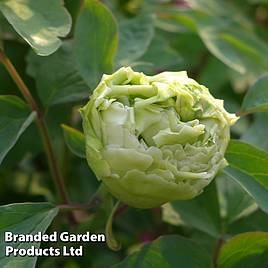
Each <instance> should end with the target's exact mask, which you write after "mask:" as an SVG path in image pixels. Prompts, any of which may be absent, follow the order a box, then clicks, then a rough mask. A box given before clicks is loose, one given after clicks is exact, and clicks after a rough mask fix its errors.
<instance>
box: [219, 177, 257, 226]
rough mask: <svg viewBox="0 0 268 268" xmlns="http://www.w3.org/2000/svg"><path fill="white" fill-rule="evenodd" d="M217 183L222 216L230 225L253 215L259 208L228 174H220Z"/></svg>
mask: <svg viewBox="0 0 268 268" xmlns="http://www.w3.org/2000/svg"><path fill="white" fill-rule="evenodd" d="M216 183H217V189H218V192H219V201H220V208H221V216H222V217H223V218H224V219H225V221H226V223H227V224H228V225H230V224H231V223H232V222H234V221H236V220H238V219H241V218H243V217H245V216H247V215H249V214H251V213H253V212H254V211H255V210H256V209H257V208H258V206H257V205H256V203H255V202H254V199H253V198H252V197H251V196H250V195H249V194H248V193H247V192H246V191H245V190H244V189H243V188H242V187H240V186H239V185H238V184H237V183H236V182H234V181H233V180H232V179H231V178H230V177H229V176H228V175H227V174H220V176H218V177H217V178H216Z"/></svg>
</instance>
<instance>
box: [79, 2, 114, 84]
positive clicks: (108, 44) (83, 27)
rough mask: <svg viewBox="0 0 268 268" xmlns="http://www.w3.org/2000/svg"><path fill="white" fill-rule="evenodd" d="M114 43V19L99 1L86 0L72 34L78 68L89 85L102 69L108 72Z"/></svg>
mask: <svg viewBox="0 0 268 268" xmlns="http://www.w3.org/2000/svg"><path fill="white" fill-rule="evenodd" d="M117 45H118V32H117V24H116V21H115V19H114V17H113V15H112V14H111V12H110V11H109V10H108V9H107V8H106V7H105V6H104V5H103V4H102V3H100V2H99V1H96V0H86V1H85V4H84V10H83V11H82V13H81V14H80V16H79V18H78V21H77V24H76V27H75V35H74V49H75V57H76V62H77V66H78V70H79V72H80V74H81V75H82V77H83V78H84V79H85V81H86V82H87V84H88V85H89V86H90V87H91V88H92V89H93V88H94V87H95V86H96V85H97V83H98V82H99V80H100V78H101V76H102V74H103V73H110V72H111V71H112V68H113V59H114V57H115V53H116V50H117Z"/></svg>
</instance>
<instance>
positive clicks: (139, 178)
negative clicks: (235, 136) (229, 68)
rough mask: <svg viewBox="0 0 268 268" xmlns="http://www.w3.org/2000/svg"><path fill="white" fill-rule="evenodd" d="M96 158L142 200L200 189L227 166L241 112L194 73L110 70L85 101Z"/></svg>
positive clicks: (121, 194) (128, 199) (122, 190)
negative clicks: (227, 107) (226, 104)
mask: <svg viewBox="0 0 268 268" xmlns="http://www.w3.org/2000/svg"><path fill="white" fill-rule="evenodd" d="M81 114H82V118H83V128H84V133H85V137H86V154H87V161H88V164H89V166H90V167H91V168H92V170H93V171H94V172H95V174H96V176H97V178H98V179H99V180H101V181H102V182H103V183H104V184H105V185H106V186H107V188H108V189H109V191H110V192H111V193H112V194H113V195H114V196H115V197H117V198H118V199H119V200H121V201H122V202H124V203H126V204H128V205H130V206H133V207H137V208H151V207H156V206H159V205H161V204H164V203H166V202H169V201H173V200H186V199H191V198H194V197H195V196H197V195H199V194H200V193H201V192H202V190H203V189H204V187H205V186H207V185H208V184H209V183H210V182H211V181H212V180H213V178H214V177H215V176H216V174H217V173H218V172H219V171H220V170H221V169H222V168H224V167H225V166H226V164H227V163H226V160H225V159H224V153H225V150H226V147H227V145H228V142H229V139H230V126H231V125H232V124H234V123H235V122H236V120H237V117H236V116H235V115H234V114H230V113H228V112H226V110H225V109H224V107H223V101H222V100H218V99H215V98H214V97H213V96H212V95H211V94H210V92H209V90H208V89H207V88H206V87H205V86H203V85H200V84H198V83H197V82H196V81H195V80H193V79H190V78H188V76H187V73H186V72H184V71H182V72H163V73H160V74H157V75H154V76H147V75H145V74H143V73H139V72H135V71H133V70H132V69H131V68H130V67H126V68H121V69H119V70H118V71H117V72H115V73H113V74H112V75H103V78H102V80H101V81H100V83H99V85H98V86H97V88H96V89H95V90H94V92H93V94H92V96H91V97H90V100H89V102H88V103H87V104H86V105H85V107H83V108H82V109H81Z"/></svg>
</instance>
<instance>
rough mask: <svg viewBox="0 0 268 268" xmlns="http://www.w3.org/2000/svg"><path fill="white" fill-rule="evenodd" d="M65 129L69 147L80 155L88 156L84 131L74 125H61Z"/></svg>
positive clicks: (82, 156) (65, 138)
mask: <svg viewBox="0 0 268 268" xmlns="http://www.w3.org/2000/svg"><path fill="white" fill-rule="evenodd" d="M61 127H62V129H63V131H64V140H65V142H66V144H67V146H68V148H69V149H70V150H71V151H72V152H73V153H74V154H75V155H77V156H78V157H81V158H86V142H85V136H84V134H83V133H82V132H80V131H79V130H77V129H74V128H72V127H69V126H66V125H64V124H62V125H61Z"/></svg>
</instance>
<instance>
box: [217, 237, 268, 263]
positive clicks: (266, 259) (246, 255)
mask: <svg viewBox="0 0 268 268" xmlns="http://www.w3.org/2000/svg"><path fill="white" fill-rule="evenodd" d="M218 264H219V268H243V267H247V268H256V267H266V266H267V265H268V233H264V232H251V233H244V234H240V235H237V236H235V237H234V238H232V239H230V240H229V241H228V242H227V243H226V244H225V245H224V246H223V247H222V249H221V251H220V256H219V259H218Z"/></svg>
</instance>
